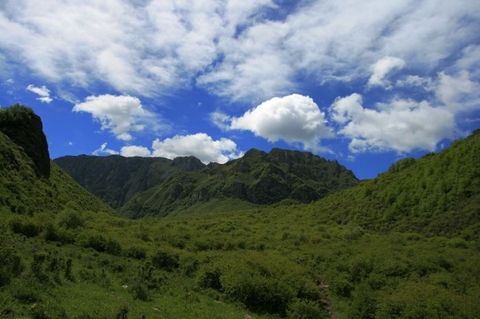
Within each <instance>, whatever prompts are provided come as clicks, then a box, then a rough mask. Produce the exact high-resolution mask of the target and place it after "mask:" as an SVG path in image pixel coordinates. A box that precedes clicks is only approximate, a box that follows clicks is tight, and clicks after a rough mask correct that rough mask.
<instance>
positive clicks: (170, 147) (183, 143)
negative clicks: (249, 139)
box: [152, 133, 241, 163]
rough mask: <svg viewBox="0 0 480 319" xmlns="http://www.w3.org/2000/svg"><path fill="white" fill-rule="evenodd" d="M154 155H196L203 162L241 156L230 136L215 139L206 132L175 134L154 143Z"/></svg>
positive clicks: (169, 156) (218, 161)
mask: <svg viewBox="0 0 480 319" xmlns="http://www.w3.org/2000/svg"><path fill="white" fill-rule="evenodd" d="M152 150H153V151H152V155H153V156H158V157H166V158H170V159H173V158H175V157H179V156H195V157H196V158H198V159H199V160H201V161H202V162H203V163H210V162H217V163H225V162H227V161H228V160H230V159H234V158H237V157H239V156H241V153H240V152H239V151H238V150H237V145H236V144H235V142H234V141H232V140H230V139H228V138H221V139H219V140H214V139H213V138H211V137H210V136H209V135H207V134H205V133H197V134H192V135H175V136H174V137H171V138H166V139H164V140H160V139H156V140H155V141H153V144H152Z"/></svg>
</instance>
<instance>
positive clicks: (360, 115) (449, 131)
mask: <svg viewBox="0 0 480 319" xmlns="http://www.w3.org/2000/svg"><path fill="white" fill-rule="evenodd" d="M332 119H333V120H334V121H335V122H337V123H338V124H340V129H339V133H340V134H341V135H344V136H346V137H348V138H350V139H351V142H350V145H349V147H350V150H351V151H352V152H354V153H358V152H365V151H387V150H395V151H397V152H410V151H413V150H417V149H423V150H429V151H434V150H435V148H436V146H437V143H438V142H439V141H441V140H442V139H444V138H450V137H452V136H453V134H454V131H455V117H454V114H453V113H452V112H451V111H450V110H449V109H447V108H446V107H434V106H432V105H430V104H429V103H428V102H426V101H422V102H416V101H414V100H405V99H395V100H393V101H391V102H390V103H388V104H377V105H376V107H375V108H366V107H364V105H363V99H362V96H361V95H360V94H357V93H354V94H352V95H350V96H346V97H342V98H338V99H337V100H336V101H335V102H334V103H333V105H332Z"/></svg>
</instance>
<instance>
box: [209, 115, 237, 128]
mask: <svg viewBox="0 0 480 319" xmlns="http://www.w3.org/2000/svg"><path fill="white" fill-rule="evenodd" d="M210 121H211V122H212V123H213V124H214V125H215V126H216V127H218V128H220V129H221V130H223V131H227V130H229V128H230V122H231V121H232V117H231V116H229V115H227V114H225V113H223V112H220V111H215V112H212V113H210Z"/></svg>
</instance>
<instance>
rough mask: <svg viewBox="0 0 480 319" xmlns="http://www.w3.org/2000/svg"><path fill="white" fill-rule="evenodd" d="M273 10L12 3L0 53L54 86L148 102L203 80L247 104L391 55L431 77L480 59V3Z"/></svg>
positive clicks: (268, 4)
mask: <svg viewBox="0 0 480 319" xmlns="http://www.w3.org/2000/svg"><path fill="white" fill-rule="evenodd" d="M278 6H280V5H278ZM266 8H269V9H270V10H277V5H276V4H275V2H274V1H272V0H262V1H238V0H227V1H216V0H202V1H193V2H192V1H174V0H151V1H96V0H85V1H81V2H79V1H74V0H44V1H37V0H4V1H2V4H1V6H0V30H2V31H3V32H1V33H0V51H2V55H4V56H5V58H6V59H7V62H8V64H9V65H16V67H21V66H27V67H28V68H29V69H30V70H32V71H33V72H34V73H35V74H36V75H38V76H40V77H43V78H45V79H47V80H49V81H51V82H64V81H68V82H70V83H72V84H75V85H76V86H82V87H94V86H96V85H97V82H103V83H106V84H107V85H110V86H111V87H112V88H114V89H116V90H118V91H119V92H121V93H122V94H125V93H129V94H135V95H142V96H143V95H155V94H169V93H170V92H172V89H175V88H179V87H185V86H190V85H191V84H192V83H197V85H199V86H203V87H205V88H206V89H208V90H210V91H211V92H214V93H215V94H218V95H222V96H226V97H229V98H231V99H234V100H246V101H250V102H252V101H261V100H265V99H268V98H271V97H273V96H278V95H281V94H288V92H291V91H292V90H293V89H295V88H296V87H297V86H298V85H299V81H298V79H303V78H305V77H307V78H308V79H309V80H311V81H319V82H320V83H324V82H329V81H332V80H342V81H351V80H355V79H359V78H360V79H362V80H363V79H368V78H369V76H370V75H371V74H370V73H371V70H370V69H369V66H371V65H372V64H374V63H376V62H377V61H379V60H380V59H382V58H384V57H386V56H392V57H397V58H399V59H402V60H404V61H406V63H408V65H409V68H411V69H413V70H418V69H421V70H423V71H425V74H428V73H429V72H437V70H439V68H442V67H443V65H444V64H445V63H455V61H454V60H455V59H457V58H458V52H459V50H462V49H463V50H464V52H465V54H464V56H463V57H460V59H462V61H460V62H459V64H462V65H467V64H468V65H469V68H470V67H473V64H472V63H474V61H475V57H477V56H478V47H475V46H472V43H476V42H478V27H479V23H478V21H479V16H480V13H479V12H480V4H479V2H478V1H468V0H465V1H450V2H442V3H441V4H440V3H439V1H438V0H425V1H421V2H414V1H388V2H386V1H384V0H371V1H357V0H344V1H337V0H324V1H323V0H322V1H306V2H305V1H302V2H301V5H298V7H297V8H295V10H292V11H291V12H290V13H288V14H287V15H286V16H284V17H283V16H282V15H283V14H284V12H283V11H282V10H283V8H280V9H278V12H279V13H280V14H279V15H280V16H282V18H280V19H277V20H272V19H269V17H271V16H272V15H269V14H265V10H264V9H266ZM31 48H35V50H32V49H31ZM477 60H478V59H477ZM448 61H453V62H448ZM12 62H13V63H12ZM469 70H470V71H471V72H473V70H471V69H469ZM430 75H431V74H430ZM380 78H381V77H380ZM372 81H373V83H375V78H374V79H373V80H372Z"/></svg>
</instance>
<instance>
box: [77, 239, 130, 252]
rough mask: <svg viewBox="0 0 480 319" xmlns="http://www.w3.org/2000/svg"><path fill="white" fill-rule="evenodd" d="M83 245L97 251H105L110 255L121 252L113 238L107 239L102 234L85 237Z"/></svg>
mask: <svg viewBox="0 0 480 319" xmlns="http://www.w3.org/2000/svg"><path fill="white" fill-rule="evenodd" d="M83 246H84V247H86V248H93V249H95V250H96V251H98V252H105V253H108V254H111V255H115V256H118V255H120V254H121V252H122V247H121V246H120V243H118V242H117V241H116V240H114V239H107V238H105V237H104V236H102V235H91V236H89V237H87V239H86V240H85V242H84V243H83Z"/></svg>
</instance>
